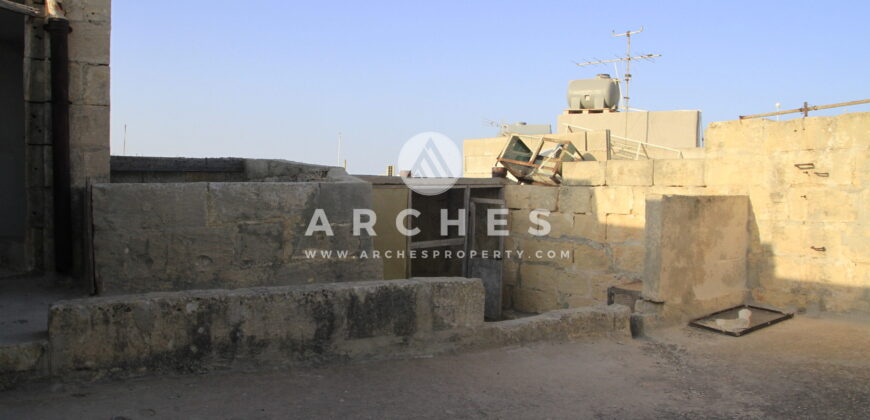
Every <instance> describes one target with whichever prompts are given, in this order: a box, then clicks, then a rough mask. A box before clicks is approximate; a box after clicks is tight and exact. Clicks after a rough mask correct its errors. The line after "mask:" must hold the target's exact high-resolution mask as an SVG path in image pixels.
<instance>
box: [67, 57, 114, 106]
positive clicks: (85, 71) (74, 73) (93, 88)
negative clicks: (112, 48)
mask: <svg viewBox="0 0 870 420" xmlns="http://www.w3.org/2000/svg"><path fill="white" fill-rule="evenodd" d="M69 89H70V101H71V102H72V103H74V104H80V105H102V106H106V105H109V100H110V95H109V92H110V72H109V66H106V65H94V64H87V63H70V85H69Z"/></svg>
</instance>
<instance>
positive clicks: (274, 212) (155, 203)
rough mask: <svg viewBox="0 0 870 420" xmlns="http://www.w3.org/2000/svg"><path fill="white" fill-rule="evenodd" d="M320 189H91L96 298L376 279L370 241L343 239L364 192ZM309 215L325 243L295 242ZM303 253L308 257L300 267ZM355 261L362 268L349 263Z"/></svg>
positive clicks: (275, 185)
mask: <svg viewBox="0 0 870 420" xmlns="http://www.w3.org/2000/svg"><path fill="white" fill-rule="evenodd" d="M341 172H343V171H341ZM347 178H348V179H353V178H350V177H347ZM324 181H325V182H296V183H293V182H228V183H207V182H198V183H129V184H97V185H95V186H94V187H93V195H92V201H93V205H92V206H93V228H94V244H93V252H94V259H95V262H96V264H95V266H96V268H95V271H96V276H95V280H96V284H97V290H98V291H99V293H101V294H121V293H138V292H149V291H162V290H187V289H211V288H239V287H251V286H267V285H290V284H305V283H329V282H341V281H351V280H359V279H372V280H376V279H381V278H383V277H382V275H383V274H382V265H381V262H380V260H376V259H372V258H371V252H372V249H373V245H372V238H371V237H369V236H368V235H367V233H366V231H365V230H363V231H362V232H361V233H362V235H361V236H353V230H352V226H351V222H352V214H353V213H352V212H353V209H354V208H366V209H367V208H371V197H372V191H371V184H368V183H366V182H362V181H359V180H356V181H339V182H335V181H331V182H328V181H327V180H324ZM317 208H320V209H323V210H324V212H325V214H326V215H327V217H329V222H330V225H331V227H332V229H333V232H334V236H327V235H326V234H325V233H324V232H315V234H314V235H312V236H311V237H306V236H305V235H304V233H305V231H306V228H307V227H308V225H309V222H310V220H311V217H312V215H313V212H314V210H315V209H317ZM309 250H316V251H317V254H316V255H315V256H314V257H311V258H309V256H308V255H307V254H306V251H309ZM320 250H328V251H330V250H331V251H332V255H322V254H320ZM339 251H344V252H346V255H344V256H341V257H340V256H339V255H338V254H337V252H339ZM362 252H366V253H367V256H368V257H369V258H365V259H359V258H358V257H359V256H360V255H361V253H362Z"/></svg>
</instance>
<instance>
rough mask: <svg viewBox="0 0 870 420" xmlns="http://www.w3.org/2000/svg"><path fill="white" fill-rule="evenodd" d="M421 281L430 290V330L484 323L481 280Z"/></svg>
mask: <svg viewBox="0 0 870 420" xmlns="http://www.w3.org/2000/svg"><path fill="white" fill-rule="evenodd" d="M421 280H422V281H423V282H424V284H425V285H428V286H429V287H430V288H431V290H432V292H431V294H432V329H433V330H435V331H443V330H449V329H455V328H468V327H473V326H476V325H480V324H482V323H483V313H484V288H483V283H481V281H480V279H461V278H432V279H429V278H427V279H421ZM390 303H391V304H395V303H397V302H390ZM383 306H385V305H381V306H374V309H375V310H377V311H383V310H384V309H387V308H388V307H387V308H384V307H383ZM421 318H422V317H421Z"/></svg>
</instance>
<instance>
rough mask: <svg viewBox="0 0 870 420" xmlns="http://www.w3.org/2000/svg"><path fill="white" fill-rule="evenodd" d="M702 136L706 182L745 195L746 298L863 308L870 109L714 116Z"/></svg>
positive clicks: (869, 221)
mask: <svg viewBox="0 0 870 420" xmlns="http://www.w3.org/2000/svg"><path fill="white" fill-rule="evenodd" d="M705 141H706V144H707V146H706V148H707V162H706V175H705V179H706V183H707V186H708V189H712V190H715V191H718V192H721V193H723V194H731V193H734V194H746V195H749V198H750V202H751V206H752V207H751V209H752V214H751V228H752V231H751V233H752V236H751V249H750V254H749V285H750V287H751V290H752V295H753V298H754V299H755V300H756V301H758V302H761V303H767V304H771V305H776V306H780V307H789V308H798V309H811V310H829V311H863V312H870V158H868V156H870V113H867V112H861V113H848V114H842V115H839V116H836V117H810V118H796V119H792V120H787V121H781V122H775V121H770V120H763V119H755V120H743V121H727V122H717V123H712V124H710V126H709V128H708V129H707V132H706V136H705ZM804 164H806V165H804Z"/></svg>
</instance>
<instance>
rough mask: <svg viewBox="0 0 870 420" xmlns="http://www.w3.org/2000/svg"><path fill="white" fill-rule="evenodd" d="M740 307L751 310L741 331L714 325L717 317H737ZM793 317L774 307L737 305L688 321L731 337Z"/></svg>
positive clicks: (698, 326) (695, 325)
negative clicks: (749, 316) (746, 325)
mask: <svg viewBox="0 0 870 420" xmlns="http://www.w3.org/2000/svg"><path fill="white" fill-rule="evenodd" d="M741 309H749V310H751V311H752V317H751V318H750V322H749V327H748V328H746V329H744V330H741V331H729V330H724V329H722V328H719V326H718V325H716V319H717V318H725V319H735V318H737V313H738V312H739V311H740V310H741ZM792 317H794V314H792V313H785V312H782V311H777V310H775V309H767V308H759V307H757V306H752V305H738V306H735V307H733V308H728V309H724V310H721V311H718V312H713V313H712V314H710V315H705V316H703V317H700V318H697V319H694V320H692V321H689V325H691V326H693V327H695V328H701V329H705V330H709V331H713V332H717V333H719V334H725V335H730V336H732V337H740V336H742V335H746V334H749V333H751V332H753V331H757V330H760V329H762V328H764V327H768V326H771V325H773V324H776V323H778V322H782V321H785V320H787V319H790V318H792Z"/></svg>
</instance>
